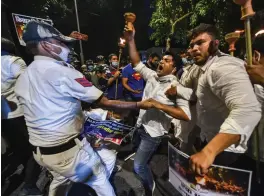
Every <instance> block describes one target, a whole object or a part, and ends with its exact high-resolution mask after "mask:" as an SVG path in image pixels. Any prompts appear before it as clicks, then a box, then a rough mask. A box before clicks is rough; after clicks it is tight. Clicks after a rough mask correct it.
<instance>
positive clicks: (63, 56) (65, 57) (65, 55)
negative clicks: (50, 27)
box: [46, 42, 70, 62]
mask: <svg viewBox="0 0 264 196" xmlns="http://www.w3.org/2000/svg"><path fill="white" fill-rule="evenodd" d="M46 43H48V44H50V45H52V46H55V47H58V48H60V49H61V53H60V54H57V53H55V52H53V51H50V52H51V53H52V54H54V55H56V56H58V57H59V58H60V59H61V60H63V61H64V62H67V60H68V56H69V53H70V49H69V48H64V47H62V46H58V45H56V44H52V43H49V42H46Z"/></svg>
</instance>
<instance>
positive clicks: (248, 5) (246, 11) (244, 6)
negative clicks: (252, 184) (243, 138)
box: [233, 0, 261, 183]
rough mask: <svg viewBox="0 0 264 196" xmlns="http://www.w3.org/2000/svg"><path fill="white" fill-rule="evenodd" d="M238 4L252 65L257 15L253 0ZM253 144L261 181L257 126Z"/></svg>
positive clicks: (245, 0)
mask: <svg viewBox="0 0 264 196" xmlns="http://www.w3.org/2000/svg"><path fill="white" fill-rule="evenodd" d="M233 1H234V2H235V3H236V4H238V5H240V6H241V13H242V17H241V20H244V25H245V36H246V51H247V66H251V65H252V43H251V32H250V18H251V17H252V16H254V15H255V12H254V11H253V8H252V0H233ZM257 127H258V126H257ZM252 142H253V146H254V151H255V152H256V158H257V161H256V170H257V172H256V173H257V181H258V182H259V183H261V180H260V164H259V162H260V157H259V133H258V129H257V128H255V130H254V132H253V140H252Z"/></svg>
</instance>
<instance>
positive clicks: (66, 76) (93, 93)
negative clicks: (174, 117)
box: [49, 67, 153, 109]
mask: <svg viewBox="0 0 264 196" xmlns="http://www.w3.org/2000/svg"><path fill="white" fill-rule="evenodd" d="M61 69H63V70H61V72H60V74H61V77H60V78H59V79H57V80H55V81H53V85H54V86H55V87H56V86H58V87H56V88H58V89H59V90H60V92H61V93H62V94H63V96H64V97H65V98H67V97H69V98H72V97H73V98H76V99H79V100H81V101H85V102H88V103H95V104H98V105H100V106H102V107H106V108H120V109H149V108H151V107H153V106H152V104H151V103H150V102H148V100H145V101H142V102H125V101H116V100H108V99H107V98H106V97H104V96H103V92H102V91H101V90H99V89H97V88H96V87H95V86H93V84H92V83H91V82H89V81H88V80H87V79H86V78H85V77H84V76H83V75H82V74H81V73H80V72H78V71H76V70H74V69H70V68H65V67H62V68H61ZM52 74H53V75H54V77H53V78H55V77H58V73H55V71H54V72H52V73H51V72H49V76H50V77H52V76H51V75H52Z"/></svg>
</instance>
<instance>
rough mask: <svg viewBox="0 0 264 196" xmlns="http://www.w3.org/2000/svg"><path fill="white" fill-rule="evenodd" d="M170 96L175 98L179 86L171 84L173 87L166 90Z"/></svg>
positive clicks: (166, 93)
mask: <svg viewBox="0 0 264 196" xmlns="http://www.w3.org/2000/svg"><path fill="white" fill-rule="evenodd" d="M165 95H166V96H167V97H168V98H174V97H175V96H176V95H177V87H176V86H173V85H171V87H170V88H169V89H168V90H167V91H166V92H165Z"/></svg>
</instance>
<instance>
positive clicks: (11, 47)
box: [1, 37, 16, 54]
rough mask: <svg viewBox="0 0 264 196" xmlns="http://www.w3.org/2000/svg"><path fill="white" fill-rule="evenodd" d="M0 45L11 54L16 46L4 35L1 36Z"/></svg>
mask: <svg viewBox="0 0 264 196" xmlns="http://www.w3.org/2000/svg"><path fill="white" fill-rule="evenodd" d="M1 46H2V50H4V51H6V52H9V53H11V54H15V52H16V47H15V44H14V42H12V41H11V40H9V39H6V38H4V37H1Z"/></svg>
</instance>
